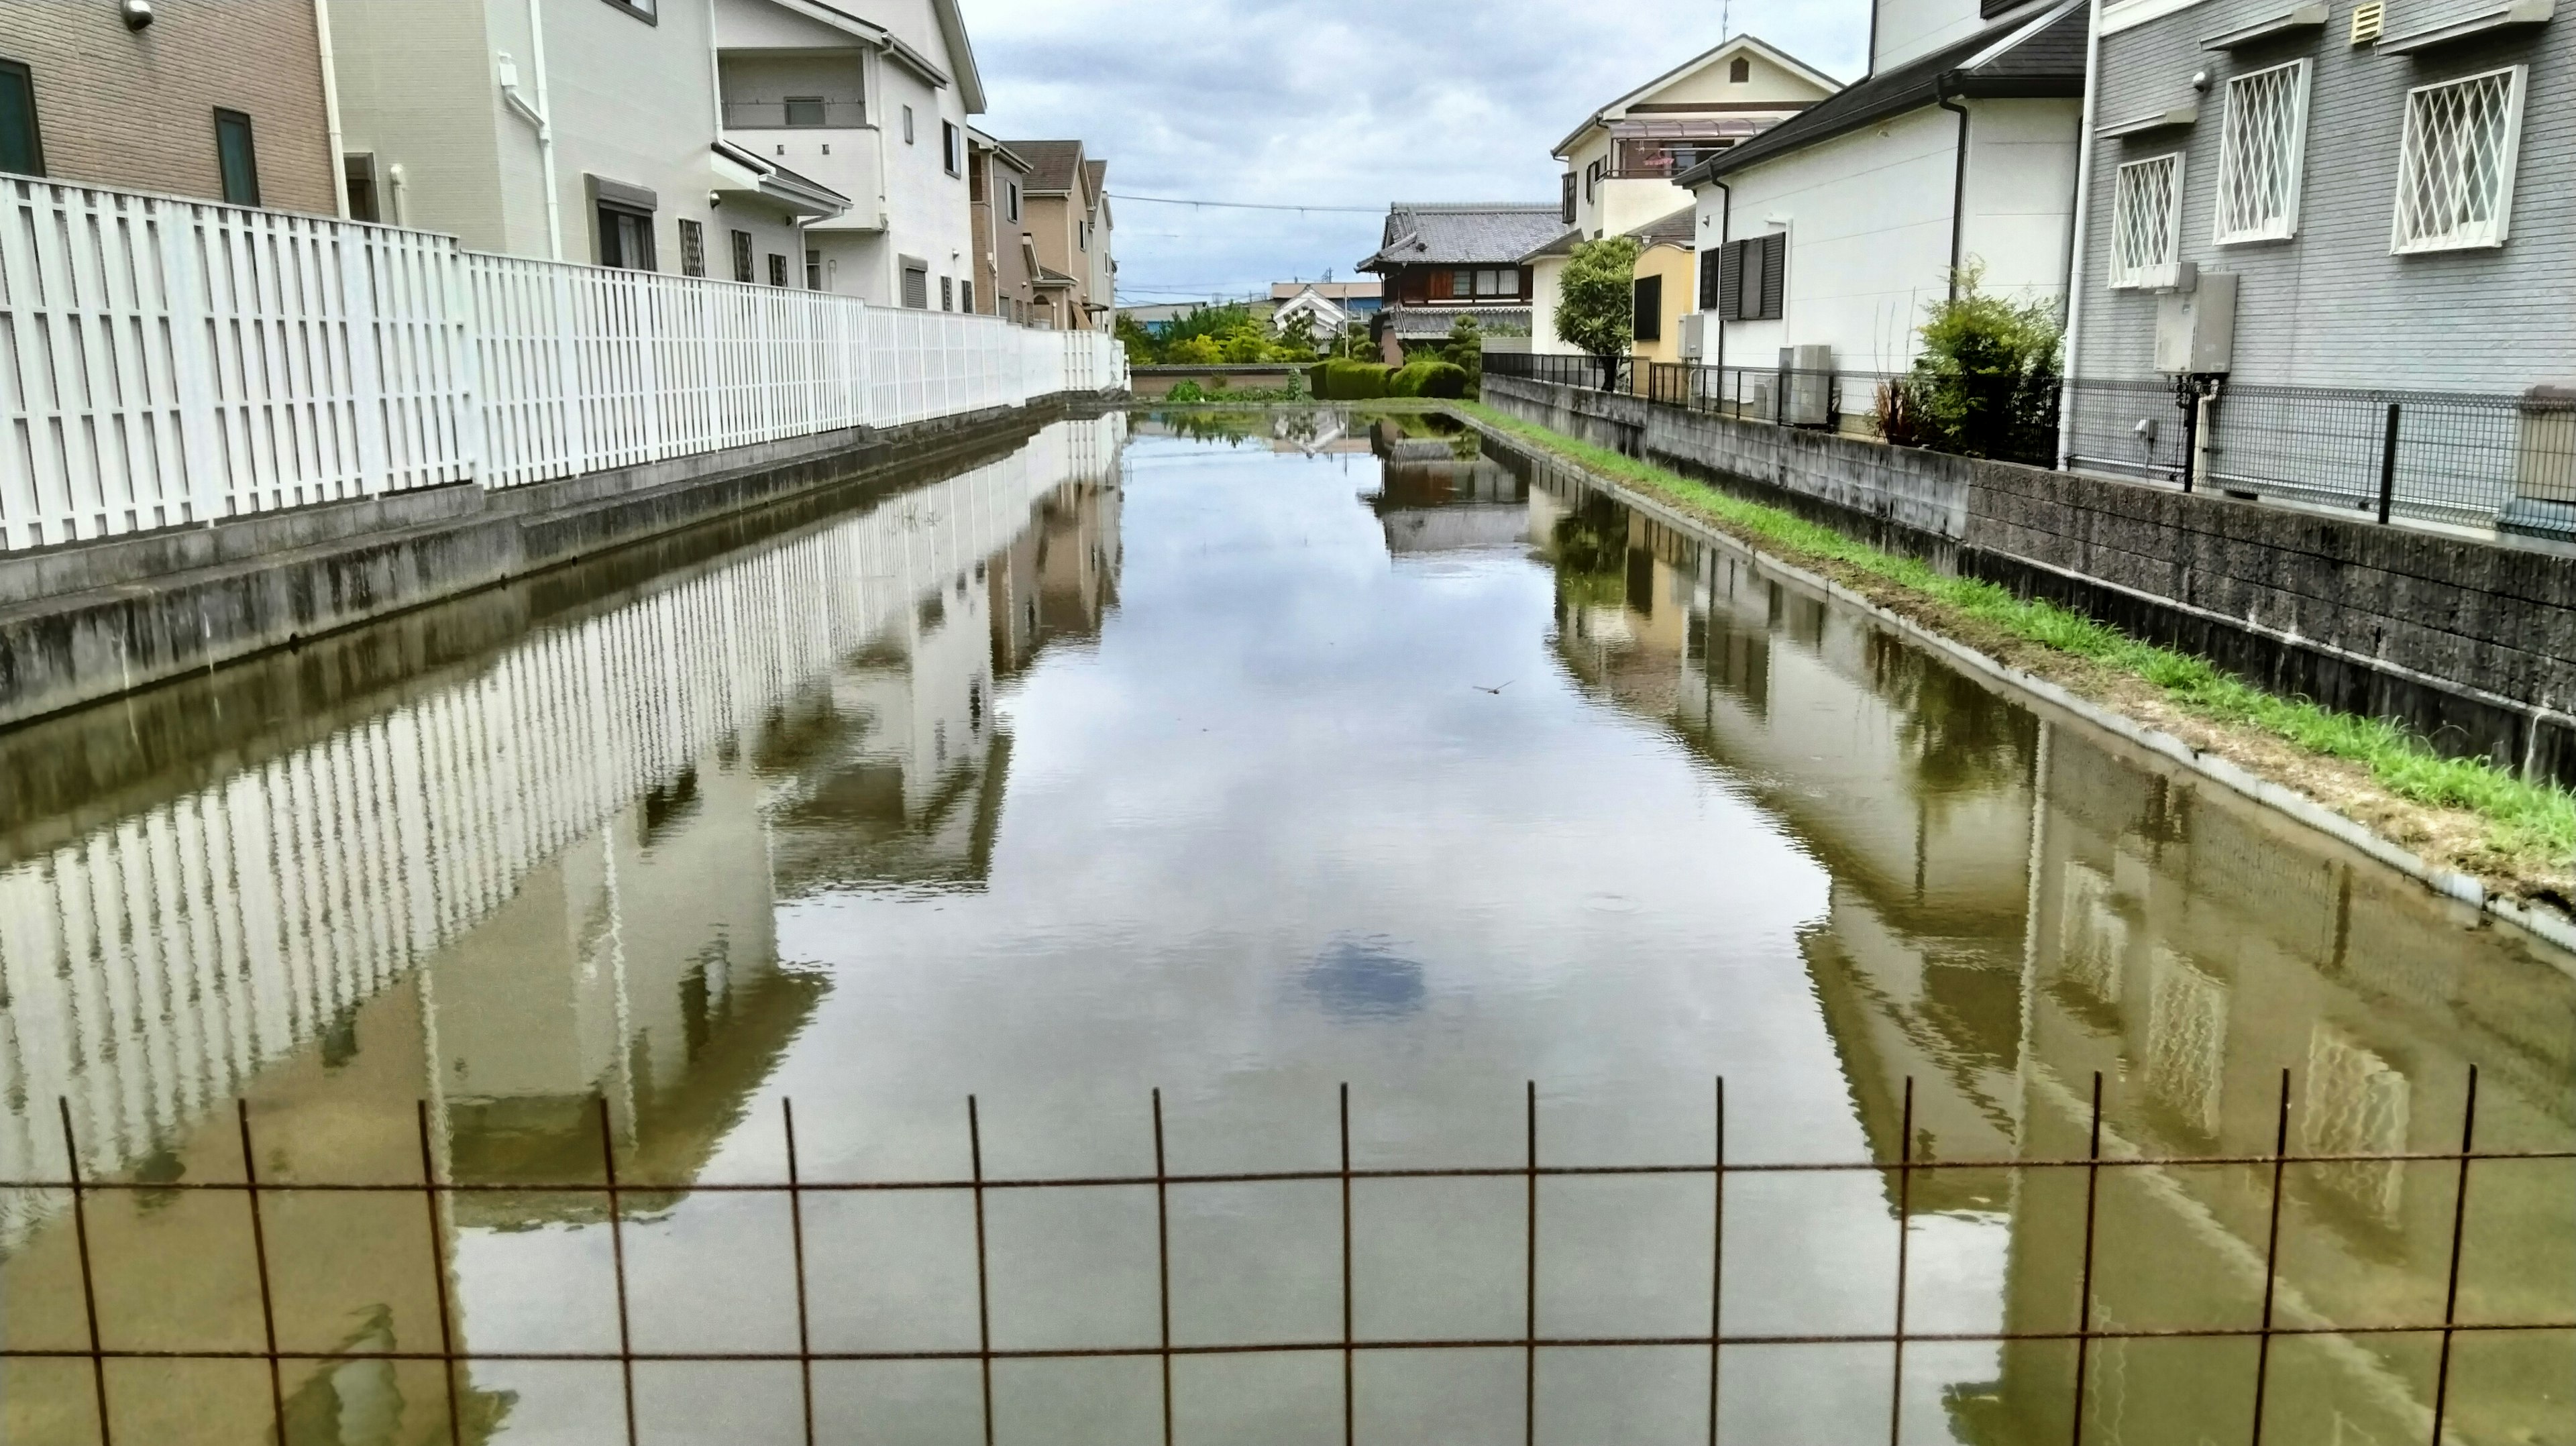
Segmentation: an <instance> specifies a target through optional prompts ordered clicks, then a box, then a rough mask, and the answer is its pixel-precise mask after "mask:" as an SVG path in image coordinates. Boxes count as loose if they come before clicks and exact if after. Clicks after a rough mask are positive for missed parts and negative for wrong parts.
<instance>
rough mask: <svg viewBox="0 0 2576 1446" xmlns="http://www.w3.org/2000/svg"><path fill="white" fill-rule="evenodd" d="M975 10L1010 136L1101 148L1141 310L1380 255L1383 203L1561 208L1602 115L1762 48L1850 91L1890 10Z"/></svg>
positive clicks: (1132, 296) (1800, 3)
mask: <svg viewBox="0 0 2576 1446" xmlns="http://www.w3.org/2000/svg"><path fill="white" fill-rule="evenodd" d="M1728 3H1729V4H1730V5H1731V10H1730V11H1729V14H1728V17H1727V19H1725V20H1721V15H1720V0H963V5H964V9H965V15H966V23H967V26H968V28H969V30H970V31H971V33H972V35H973V37H974V43H975V53H976V59H977V61H978V63H979V64H980V65H981V66H982V68H983V72H984V85H985V90H986V92H987V94H988V96H989V98H990V101H991V105H992V110H991V112H990V113H989V114H987V115H985V116H983V117H981V121H982V124H983V127H984V129H986V130H988V131H990V132H992V133H993V134H995V135H999V136H1003V137H1006V138H1008V137H1019V136H1031V137H1039V136H1080V137H1082V138H1083V140H1084V141H1085V142H1086V143H1087V145H1088V146H1089V149H1090V152H1091V154H1093V155H1094V156H1103V157H1106V158H1107V159H1108V161H1109V189H1110V193H1111V194H1112V195H1113V196H1117V195H1127V196H1177V197H1186V198H1191V199H1207V200H1221V201H1243V202H1265V203H1273V204H1276V203H1289V204H1312V205H1319V206H1356V207H1365V208H1368V209H1369V210H1370V211H1373V212H1376V213H1377V214H1376V215H1367V214H1337V213H1327V212H1309V213H1302V214H1301V213H1297V212H1276V211H1225V210H1215V209H1198V208H1193V207H1186V206H1168V205H1151V204H1146V203H1144V202H1140V201H1124V202H1113V205H1114V206H1115V207H1116V216H1117V222H1118V230H1117V256H1118V266H1119V287H1118V299H1119V300H1120V301H1121V302H1123V303H1127V304H1130V305H1135V304H1144V303H1150V302H1156V301H1185V300H1190V299H1194V298H1203V297H1206V296H1208V295H1210V294H1212V293H1229V294H1236V295H1240V294H1243V293H1245V292H1248V291H1251V290H1254V289H1257V288H1260V287H1263V286H1265V285H1266V284H1267V283H1269V282H1271V281H1274V280H1278V281H1285V280H1290V279H1294V278H1305V279H1313V278H1316V277H1320V276H1321V275H1323V273H1324V272H1325V271H1327V270H1330V271H1331V272H1332V273H1333V274H1334V275H1335V276H1337V277H1348V276H1350V275H1351V274H1352V273H1351V264H1352V263H1353V262H1355V261H1358V260H1360V259H1361V258H1362V257H1364V256H1366V255H1368V254H1369V253H1370V252H1371V251H1373V250H1375V249H1376V247H1377V240H1378V232H1379V226H1380V221H1381V219H1382V217H1383V214H1384V207H1385V206H1386V204H1387V202H1389V201H1391V200H1398V199H1401V200H1409V201H1506V200H1508V201H1547V200H1553V199H1554V198H1555V196H1556V188H1557V183H1556V177H1557V173H1558V170H1559V167H1558V164H1557V162H1556V161H1555V160H1554V159H1552V158H1551V157H1550V156H1549V154H1548V151H1549V148H1550V147H1552V146H1554V145H1555V144H1556V142H1557V141H1559V140H1561V139H1562V138H1563V137H1564V135H1565V133H1566V132H1567V131H1569V130H1572V129H1573V128H1574V127H1575V125H1577V124H1578V123H1580V122H1581V121H1582V119H1583V118H1584V117H1585V116H1586V115H1588V114H1590V113H1591V112H1592V111H1593V110H1594V109H1595V108H1597V107H1599V106H1601V105H1602V104H1604V103H1606V102H1608V101H1610V100H1612V99H1614V98H1616V97H1617V96H1619V95H1621V94H1623V93H1625V92H1626V91H1628V90H1630V89H1633V88H1634V87H1636V86H1637V85H1639V84H1641V83H1643V82H1645V81H1647V80H1651V79H1653V78H1654V77H1655V76H1656V75H1658V74H1661V73H1662V72H1663V71H1665V70H1668V69H1670V68H1671V67H1672V66H1674V65H1676V64H1678V63H1679V62H1681V61H1683V60H1686V59H1688V58H1690V57H1691V56H1693V55H1696V54H1698V53H1700V52H1701V51H1703V50H1706V49H1708V48H1709V47H1710V46H1712V45H1715V44H1716V43H1717V41H1718V39H1719V38H1720V36H1721V34H1722V33H1724V32H1723V30H1722V26H1727V25H1731V28H1733V29H1734V30H1739V31H1750V32H1752V33H1754V34H1756V35H1760V36H1761V37H1763V38H1764V39H1766V40H1769V41H1771V42H1772V43H1774V44H1776V45H1779V46H1781V47H1783V48H1784V49H1786V50H1788V51H1789V52H1790V53H1791V54H1793V55H1796V56H1798V57H1800V58H1801V59H1804V60H1806V61H1807V62H1809V63H1810V64H1813V65H1815V66H1816V67H1817V68H1819V69H1821V70H1824V71H1826V72H1828V73H1830V74H1833V75H1837V76H1841V77H1844V78H1850V77H1852V76H1854V75H1856V74H1857V73H1858V72H1859V70H1860V69H1861V66H1862V63H1863V59H1864V56H1863V52H1864V51H1865V50H1866V48H1867V44H1868V9H1867V0H1728Z"/></svg>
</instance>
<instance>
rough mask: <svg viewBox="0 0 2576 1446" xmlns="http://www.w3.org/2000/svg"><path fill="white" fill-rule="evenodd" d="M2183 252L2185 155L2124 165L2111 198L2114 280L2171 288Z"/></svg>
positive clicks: (2135, 284)
mask: <svg viewBox="0 0 2576 1446" xmlns="http://www.w3.org/2000/svg"><path fill="white" fill-rule="evenodd" d="M2181 251H2182V154H2181V153H2180V152H2178V151H2177V152H2175V153H2174V154H2172V155H2169V156H2155V157H2152V158H2150V159H2147V160H2143V161H2131V162H2129V163H2128V164H2127V165H2125V166H2122V167H2121V168H2120V170H2119V173H2118V178H2117V179H2116V180H2115V181H2114V182H2113V188H2112V199H2111V284H2112V285H2113V286H2170V285H2172V284H2173V282H2174V279H2175V276H2176V273H2177V271H2178V267H2177V264H2176V263H2177V262H2179V261H2180V259H2181Z"/></svg>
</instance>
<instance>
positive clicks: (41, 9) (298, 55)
mask: <svg viewBox="0 0 2576 1446" xmlns="http://www.w3.org/2000/svg"><path fill="white" fill-rule="evenodd" d="M313 5H314V0H153V6H152V9H153V13H154V22H153V24H152V25H150V26H149V27H147V28H146V29H144V30H142V31H140V32H134V31H128V30H127V29H126V28H125V24H124V21H123V20H122V19H120V18H119V13H118V7H117V5H116V3H115V0H0V59H6V60H14V61H18V62H20V63H22V64H24V65H25V66H27V68H28V69H29V71H30V72H31V73H32V74H33V76H34V78H35V86H36V120H37V125H38V126H39V128H40V129H41V131H42V134H43V137H44V151H45V170H46V172H47V174H48V175H49V176H51V177H52V178H54V179H56V180H64V181H73V182H87V183H91V184H95V185H103V186H117V187H122V188H125V189H128V190H136V191H154V192H161V193H164V194H169V195H179V196H194V197H202V198H205V199H208V200H220V199H222V197H223V177H222V173H221V172H220V171H219V170H218V169H217V166H216V161H215V108H216V107H218V106H221V107H223V108H225V109H228V110H237V111H241V112H242V113H244V114H246V115H248V116H249V117H250V118H251V131H252V135H253V137H254V139H255V141H256V145H257V149H258V156H259V186H260V200H261V203H262V204H264V205H266V206H268V207H270V208H272V209H275V210H281V211H305V212H312V213H316V214H321V215H329V214H332V213H334V212H335V211H336V210H337V209H338V202H337V200H336V194H335V191H334V188H333V186H332V180H331V168H332V164H333V162H332V157H331V155H330V126H329V123H328V121H327V120H326V118H325V116H324V111H323V105H322V59H321V49H320V44H319V41H318V39H317V37H316V33H315V30H314V19H313Z"/></svg>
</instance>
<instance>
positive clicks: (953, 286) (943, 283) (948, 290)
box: [939, 276, 957, 311]
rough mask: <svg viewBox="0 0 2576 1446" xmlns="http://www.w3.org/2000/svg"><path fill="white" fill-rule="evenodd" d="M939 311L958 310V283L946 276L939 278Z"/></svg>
mask: <svg viewBox="0 0 2576 1446" xmlns="http://www.w3.org/2000/svg"><path fill="white" fill-rule="evenodd" d="M939 309H940V310H941V311H955V310H956V309H957V283H956V282H955V281H952V280H950V279H949V278H947V277H945V276H943V277H941V278H939Z"/></svg>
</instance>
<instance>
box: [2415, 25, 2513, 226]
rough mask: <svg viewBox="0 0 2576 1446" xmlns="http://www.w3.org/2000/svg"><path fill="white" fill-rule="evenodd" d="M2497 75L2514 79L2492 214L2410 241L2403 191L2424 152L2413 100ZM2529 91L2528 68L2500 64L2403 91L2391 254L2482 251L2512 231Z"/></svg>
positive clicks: (2417, 114) (2416, 108) (2417, 112)
mask: <svg viewBox="0 0 2576 1446" xmlns="http://www.w3.org/2000/svg"><path fill="white" fill-rule="evenodd" d="M2499 75H2506V76H2511V77H2512V85H2513V98H2512V99H2511V100H2509V101H2508V102H2506V105H2505V118H2504V147H2503V156H2502V163H2501V164H2500V165H2499V166H2498V168H2497V174H2496V199H2495V215H2494V218H2493V219H2492V220H2490V221H2488V222H2486V223H2485V224H2483V225H2479V226H2473V227H2454V228H2453V229H2452V230H2450V231H2447V232H2444V233H2442V234H2440V235H2427V236H2416V237H2413V238H2411V239H2410V238H2409V237H2408V236H2407V234H2406V193H2407V191H2408V189H2409V187H2410V186H2411V185H2412V183H2413V182H2414V180H2415V169H2416V164H2417V161H2418V159H2419V157H2420V156H2421V154H2422V153H2421V152H2420V151H2419V150H2418V149H2417V143H2416V126H2417V120H2418V117H2419V115H2420V114H2421V111H2420V110H2419V108H2418V107H2417V105H2416V99H2415V98H2416V97H2417V96H2420V95H2424V94H2426V93H2428V92H2431V91H2437V90H2449V89H2452V88H2453V87H2455V86H2463V85H2474V84H2476V83H2477V82H2479V81H2482V80H2493V79H2494V78H2495V77H2497V76H2499ZM2530 90H2531V67H2530V66H2527V65H2504V66H2498V67H2496V68H2495V69H2493V70H2481V71H2479V72H2477V73H2476V74H2473V75H2457V76H2453V77H2451V78H2450V79H2449V80H2437V81H2434V82H2433V83H2432V84H2430V85H2419V86H2415V87H2413V88H2412V89H2409V90H2408V91H2407V92H2406V123H2405V126H2404V128H2403V132H2402V135H2401V137H2400V139H2399V140H2398V143H2397V146H2398V149H2397V197H2396V205H2395V206H2394V207H2393V208H2392V210H2393V214H2391V216H2390V217H2389V221H2388V250H2389V252H2390V254H2392V255H2397V256H2406V255H2414V254H2419V253H2422V252H2427V251H2472V250H2484V249H2492V248H2494V247H2498V246H2502V245H2503V244H2504V243H2505V238H2506V237H2507V236H2508V235H2509V234H2510V233H2511V231H2512V229H2513V182H2514V171H2515V166H2516V162H2517V158H2518V157H2519V155H2520V153H2521V151H2522V110H2523V105H2524V103H2525V100H2526V98H2527V96H2528V94H2529V92H2530Z"/></svg>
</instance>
